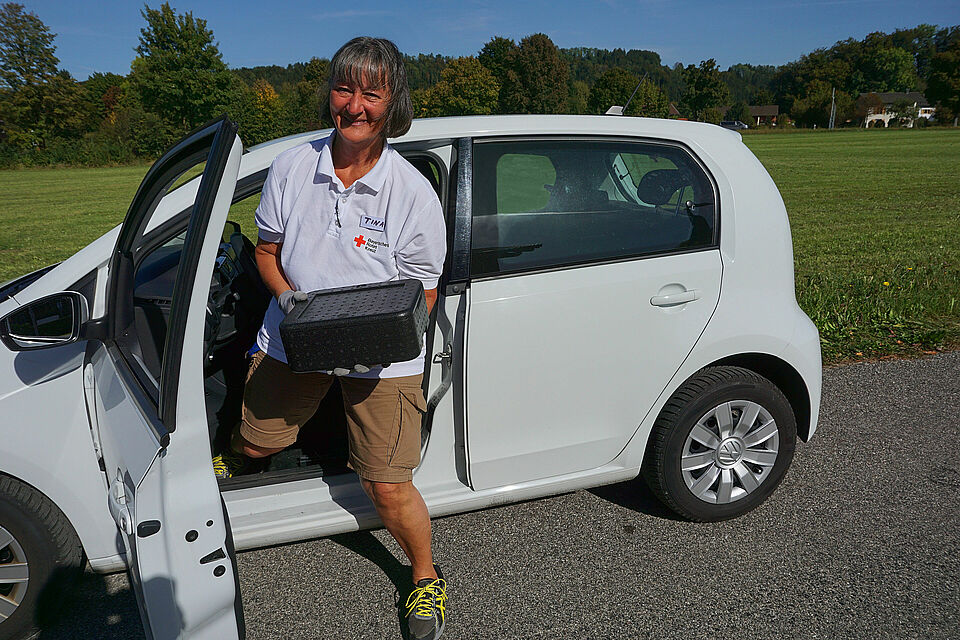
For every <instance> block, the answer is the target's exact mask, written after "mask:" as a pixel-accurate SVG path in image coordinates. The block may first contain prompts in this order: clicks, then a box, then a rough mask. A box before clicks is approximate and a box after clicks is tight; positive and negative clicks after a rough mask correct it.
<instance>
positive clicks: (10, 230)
mask: <svg viewBox="0 0 960 640" xmlns="http://www.w3.org/2000/svg"><path fill="white" fill-rule="evenodd" d="M744 141H745V143H746V144H747V146H749V147H750V149H751V150H753V152H754V153H755V154H756V155H757V157H758V158H760V160H761V161H762V162H763V164H764V165H765V166H766V167H767V169H768V170H769V171H770V174H771V175H772V176H773V179H774V180H775V181H776V183H777V186H778V187H779V188H780V191H781V193H782V194H783V199H784V201H785V202H786V205H787V210H788V211H789V213H790V221H791V226H792V230H793V239H794V252H795V255H794V257H795V263H796V281H797V297H798V300H799V302H800V306H801V307H803V309H804V311H806V312H807V313H808V314H809V315H810V317H811V318H813V320H814V322H815V323H816V325H817V327H818V328H819V329H820V332H821V337H822V340H823V351H824V357H825V360H826V361H827V362H837V361H841V360H845V359H856V358H861V357H878V356H886V355H897V354H901V355H909V354H917V353H922V352H925V351H931V350H935V349H940V348H948V347H956V346H960V303H958V298H960V179H958V174H960V129H926V130H920V131H914V130H889V131H888V130H870V131H863V130H841V131H834V132H828V131H816V132H809V133H795V134H792V135H767V136H755V135H747V136H744ZM146 170H147V167H146V166H135V167H119V168H109V169H23V170H14V171H0V194H2V195H3V197H2V198H0V221H2V225H0V282H2V281H5V280H7V279H10V278H13V277H15V276H17V275H19V274H22V273H25V272H27V271H31V270H33V269H37V268H39V267H42V266H44V265H46V264H50V263H51V262H55V261H57V260H62V259H63V258H65V257H67V256H69V255H71V254H72V253H74V252H75V251H76V250H78V249H80V248H81V247H83V246H84V245H86V244H87V243H89V242H90V241H91V240H93V239H94V238H96V237H98V236H99V235H101V234H102V233H104V232H106V231H108V230H109V229H110V228H111V227H113V226H114V225H115V224H117V223H118V222H120V221H121V220H122V219H123V216H124V214H125V213H126V209H127V206H128V205H129V203H130V199H131V198H132V197H133V193H134V192H135V191H136V188H137V185H138V184H139V182H140V180H141V178H142V177H143V175H144V173H146ZM256 204H257V198H256V197H253V198H249V199H248V200H246V201H244V202H242V203H238V204H237V205H234V208H233V210H232V212H231V219H233V220H236V221H237V222H239V223H240V224H241V225H242V226H243V228H244V229H245V230H246V231H247V235H249V236H251V237H252V236H254V235H255V234H254V233H253V232H251V231H250V230H251V229H252V225H253V222H252V221H253V209H254V208H255V207H256Z"/></svg>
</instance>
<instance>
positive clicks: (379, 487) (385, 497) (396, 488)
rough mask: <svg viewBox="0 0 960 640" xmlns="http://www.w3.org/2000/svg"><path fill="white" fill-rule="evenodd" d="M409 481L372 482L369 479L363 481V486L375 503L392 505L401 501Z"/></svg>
mask: <svg viewBox="0 0 960 640" xmlns="http://www.w3.org/2000/svg"><path fill="white" fill-rule="evenodd" d="M410 485H412V483H410V482H374V481H371V480H364V481H363V488H364V489H366V491H367V495H368V496H370V499H371V500H373V502H374V504H376V505H378V506H379V505H392V504H396V503H398V502H402V501H403V499H404V496H405V495H406V492H407V490H408V487H409V486H410Z"/></svg>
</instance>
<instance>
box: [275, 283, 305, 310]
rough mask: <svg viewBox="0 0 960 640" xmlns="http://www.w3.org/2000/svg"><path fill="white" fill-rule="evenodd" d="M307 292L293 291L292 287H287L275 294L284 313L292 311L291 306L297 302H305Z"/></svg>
mask: <svg viewBox="0 0 960 640" xmlns="http://www.w3.org/2000/svg"><path fill="white" fill-rule="evenodd" d="M306 301H307V294H305V293H304V292H303V291H294V290H293V289H287V290H286V291H284V292H283V293H281V294H280V295H279V296H277V303H278V304H279V305H280V308H281V309H283V312H284V313H290V312H291V311H293V308H294V307H295V306H296V304H297V303H298V302H306Z"/></svg>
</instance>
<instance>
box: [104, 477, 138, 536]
mask: <svg viewBox="0 0 960 640" xmlns="http://www.w3.org/2000/svg"><path fill="white" fill-rule="evenodd" d="M109 493H110V498H109V507H110V515H112V516H113V519H114V521H115V522H116V523H117V526H118V527H120V530H121V531H123V532H124V533H125V534H127V535H128V536H132V535H133V518H132V517H131V516H130V509H129V508H128V507H127V494H126V490H125V488H124V485H123V475H122V474H121V472H120V470H119V469H117V478H116V480H114V481H113V485H112V486H111V487H110V492H109Z"/></svg>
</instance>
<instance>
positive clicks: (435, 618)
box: [407, 578, 447, 640]
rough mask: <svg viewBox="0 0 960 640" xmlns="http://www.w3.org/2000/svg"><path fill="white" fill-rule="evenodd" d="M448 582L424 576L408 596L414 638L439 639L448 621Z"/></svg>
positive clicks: (411, 629) (408, 617) (408, 621)
mask: <svg viewBox="0 0 960 640" xmlns="http://www.w3.org/2000/svg"><path fill="white" fill-rule="evenodd" d="M446 604H447V582H446V580H444V579H443V578H424V579H423V580H421V581H420V582H418V583H417V587H416V588H415V589H414V590H413V592H412V593H411V594H410V597H408V598H407V624H408V625H409V628H410V638H412V639H413V640H437V638H439V637H440V634H441V633H443V625H444V623H445V622H446V613H445V609H446Z"/></svg>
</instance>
